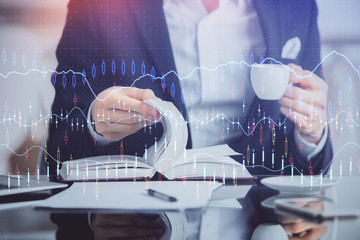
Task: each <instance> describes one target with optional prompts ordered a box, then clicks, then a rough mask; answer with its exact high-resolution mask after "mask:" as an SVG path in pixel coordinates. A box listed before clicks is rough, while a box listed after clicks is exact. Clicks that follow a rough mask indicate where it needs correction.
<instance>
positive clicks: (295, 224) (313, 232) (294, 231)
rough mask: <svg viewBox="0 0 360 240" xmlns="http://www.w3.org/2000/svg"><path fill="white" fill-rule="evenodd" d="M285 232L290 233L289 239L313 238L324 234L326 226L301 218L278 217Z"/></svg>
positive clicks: (308, 239)
mask: <svg viewBox="0 0 360 240" xmlns="http://www.w3.org/2000/svg"><path fill="white" fill-rule="evenodd" d="M280 223H281V225H282V227H283V228H284V229H285V232H286V233H289V234H291V235H290V236H289V239H290V240H302V239H303V240H315V239H320V238H321V237H322V236H324V235H325V233H326V232H327V230H328V228H327V226H325V225H318V224H314V223H309V222H305V221H303V220H301V219H292V218H287V217H282V218H281V219H280Z"/></svg>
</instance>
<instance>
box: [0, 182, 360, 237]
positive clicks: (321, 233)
mask: <svg viewBox="0 0 360 240" xmlns="http://www.w3.org/2000/svg"><path fill="white" fill-rule="evenodd" d="M260 179H261V177H259V178H258V179H257V180H255V182H256V184H257V185H256V186H239V185H238V186H236V187H237V188H240V189H241V188H243V190H244V191H243V194H242V193H241V192H242V191H237V192H238V193H239V194H238V196H237V198H233V199H220V198H219V196H218V197H217V200H212V201H211V202H210V204H209V206H208V207H207V208H206V209H205V210H204V211H201V212H192V211H189V212H184V213H177V212H165V213H164V212H163V213H154V214H144V213H139V212H138V213H122V214H115V213H114V214H101V213H98V214H84V213H82V214H76V213H74V212H64V213H49V212H46V211H38V210H34V209H33V208H32V207H31V206H26V207H23V208H16V209H11V210H2V211H0V222H1V223H2V224H0V236H1V239H55V237H57V238H58V239H94V231H95V235H96V239H112V238H113V239H116V238H119V239H132V238H135V239H171V237H175V236H177V237H179V238H178V239H182V238H184V236H186V238H187V239H221V240H224V239H254V240H257V239H359V236H360V227H359V226H360V220H359V219H352V220H343V219H338V218H334V219H332V220H331V221H325V222H321V223H319V222H312V221H307V220H304V219H302V218H301V217H299V216H294V215H291V214H284V213H282V214H278V213H277V212H276V210H275V209H274V208H268V207H264V206H263V205H262V202H263V201H264V200H266V199H268V198H270V197H273V198H274V197H275V198H276V196H277V195H278V194H279V193H278V192H277V191H275V190H272V189H270V188H268V187H266V186H264V185H261V184H260ZM359 183H360V177H357V176H353V177H342V178H341V179H339V183H338V184H337V185H335V186H334V188H330V189H328V190H326V193H325V195H323V196H324V197H326V198H331V199H332V200H333V201H334V202H339V203H340V202H341V203H344V204H346V205H349V206H353V207H354V210H355V209H357V210H359V209H360V206H357V203H360V192H359V191H358V189H359ZM241 195H243V196H241ZM315 205H316V206H315V207H318V208H320V209H321V208H323V207H324V206H325V205H323V204H321V203H320V204H317V203H315ZM0 207H1V206H0ZM325 207H326V206H325ZM23 213H26V214H23ZM49 214H50V215H49ZM49 216H50V218H49ZM30 221H32V222H33V224H34V225H33V226H32V227H31V228H30V227H28V229H26V228H25V227H24V225H26V224H27V222H30ZM51 221H52V222H54V223H56V225H51V224H50V222H51ZM89 222H90V223H91V225H92V226H91V227H90V226H89ZM174 239H176V238H174Z"/></svg>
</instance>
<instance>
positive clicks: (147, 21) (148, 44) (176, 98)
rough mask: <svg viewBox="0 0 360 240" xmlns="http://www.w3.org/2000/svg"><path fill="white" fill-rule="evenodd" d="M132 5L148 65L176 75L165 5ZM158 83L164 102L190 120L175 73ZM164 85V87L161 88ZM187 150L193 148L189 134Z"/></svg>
mask: <svg viewBox="0 0 360 240" xmlns="http://www.w3.org/2000/svg"><path fill="white" fill-rule="evenodd" d="M129 4H130V8H131V9H132V11H133V13H134V18H135V20H136V22H137V25H138V29H139V31H140V34H141V35H142V37H143V43H144V45H145V50H144V51H147V52H148V55H149V56H150V58H151V59H150V60H149V62H151V64H152V65H153V66H155V69H156V74H155V75H156V76H162V75H163V74H166V73H168V72H170V71H174V72H175V73H176V66H175V61H174V56H173V53H172V48H171V43H170V38H169V32H168V28H167V24H166V19H165V14H164V10H163V1H162V0H151V1H142V0H130V1H129ZM134 31H136V30H134ZM157 81H158V82H157V83H158V84H159V85H160V87H161V88H163V91H164V95H165V99H164V100H167V101H172V102H173V103H174V105H175V106H176V107H177V109H178V110H179V111H180V112H181V114H182V115H183V117H184V119H187V113H186V108H185V105H184V103H183V101H182V98H181V87H180V82H179V79H178V77H177V76H176V75H175V74H174V73H170V74H168V75H167V76H166V77H165V81H160V80H157ZM164 82H165V84H162V83H164ZM188 128H189V125H188ZM187 147H191V138H190V134H189V141H188V145H187Z"/></svg>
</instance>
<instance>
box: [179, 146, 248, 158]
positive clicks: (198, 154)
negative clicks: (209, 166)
mask: <svg viewBox="0 0 360 240" xmlns="http://www.w3.org/2000/svg"><path fill="white" fill-rule="evenodd" d="M235 155H242V154H241V153H238V152H236V151H234V150H233V149H232V148H231V147H229V145H227V144H222V145H216V146H210V147H202V148H193V149H185V150H184V152H183V153H182V154H181V156H180V157H179V160H182V159H186V160H191V159H194V158H197V159H198V158H204V157H205V158H208V157H211V156H235Z"/></svg>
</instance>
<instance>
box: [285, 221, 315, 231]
mask: <svg viewBox="0 0 360 240" xmlns="http://www.w3.org/2000/svg"><path fill="white" fill-rule="evenodd" d="M282 226H283V228H284V229H285V232H287V233H296V234H299V233H301V232H303V231H307V230H309V229H311V228H313V227H317V226H318V225H315V224H313V223H309V222H300V223H286V224H283V225H282Z"/></svg>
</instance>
